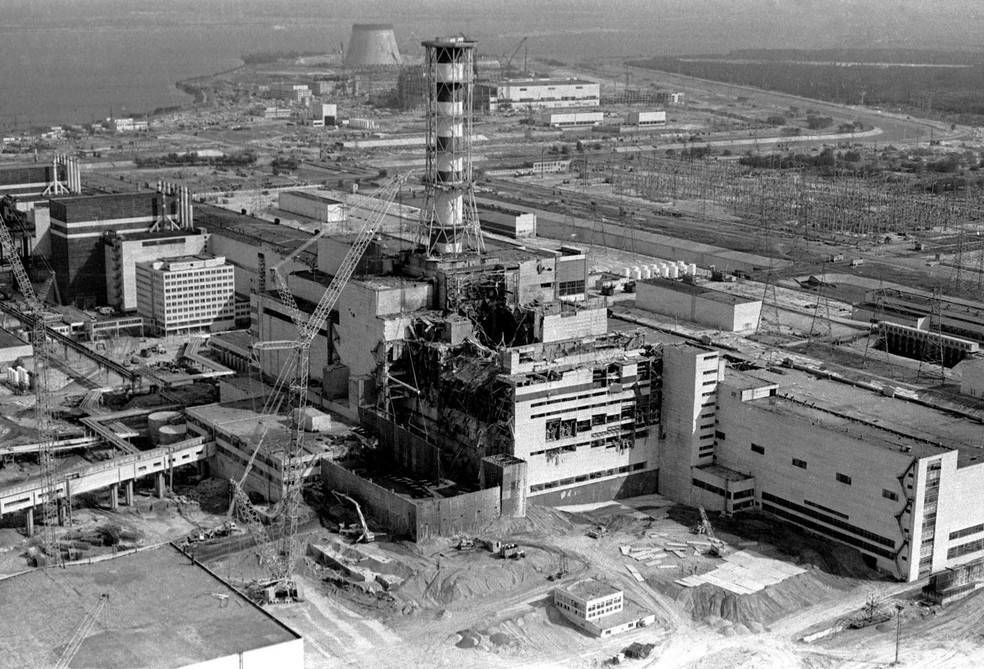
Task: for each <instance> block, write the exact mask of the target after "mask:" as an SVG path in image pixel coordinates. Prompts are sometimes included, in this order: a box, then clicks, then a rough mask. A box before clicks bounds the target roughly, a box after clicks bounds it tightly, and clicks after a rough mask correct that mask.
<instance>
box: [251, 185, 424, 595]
mask: <svg viewBox="0 0 984 669" xmlns="http://www.w3.org/2000/svg"><path fill="white" fill-rule="evenodd" d="M409 177H410V173H409V172H407V173H404V174H401V175H398V176H396V177H394V178H393V179H392V180H391V181H390V183H389V184H387V186H386V187H385V188H383V189H382V190H381V191H380V193H379V194H378V195H377V202H378V204H377V205H376V207H375V209H374V210H373V211H372V212H371V213H370V215H369V216H368V217H367V218H366V222H365V224H364V225H363V226H362V229H361V230H360V231H359V234H358V236H357V237H356V240H355V243H353V245H352V246H351V247H350V248H349V250H348V252H346V254H345V257H344V258H343V259H342V262H341V264H340V265H339V268H338V270H337V271H336V272H335V274H334V276H333V277H332V279H331V282H330V283H329V284H328V288H326V289H325V292H324V293H323V294H322V296H321V299H320V300H319V301H318V304H317V306H316V307H315V308H314V310H313V312H312V314H311V316H310V318H308V320H307V322H301V319H300V318H298V322H297V338H296V339H295V340H293V341H270V342H257V343H255V344H254V345H253V348H254V350H256V351H269V350H277V349H291V350H292V354H293V355H292V359H291V362H290V363H288V365H287V366H285V367H284V369H282V370H281V374H280V375H279V376H278V379H277V387H275V388H274V394H279V392H280V390H281V388H280V386H281V385H282V384H284V383H286V379H287V377H288V376H289V372H288V373H286V374H285V372H287V368H288V367H291V366H292V367H293V379H291V381H290V383H289V387H288V389H287V405H288V409H289V413H290V416H291V429H290V439H289V441H288V444H287V446H286V449H285V454H284V457H283V458H282V462H283V465H282V471H281V475H282V481H283V484H284V490H283V495H282V497H281V500H280V503H279V507H280V508H279V510H278V513H277V514H276V521H277V522H276V525H277V527H278V530H279V532H278V533H277V534H279V550H273V548H272V546H271V545H270V544H271V543H272V541H273V537H271V536H270V534H269V533H268V532H266V531H265V530H264V529H263V526H262V523H261V520H260V516H259V512H258V511H257V510H256V509H255V507H253V505H252V503H251V502H250V500H249V496H248V495H246V493H245V491H244V490H243V487H242V486H243V484H244V483H245V481H246V478H247V476H248V475H249V469H250V468H251V466H252V464H253V462H254V461H255V457H256V453H257V451H259V448H260V444H261V443H262V437H261V441H260V443H257V446H256V450H254V452H253V456H252V457H251V458H250V460H249V464H248V465H247V469H246V471H245V472H244V473H243V476H242V478H241V479H240V480H239V481H233V482H232V484H233V489H234V490H233V495H234V497H235V502H236V506H237V507H238V508H239V510H240V515H241V517H243V518H244V519H245V520H246V527H247V532H248V533H249V535H250V536H251V537H252V538H253V539H254V540H255V541H256V543H257V545H258V546H260V559H261V561H263V562H265V563H266V566H267V568H268V569H269V570H270V571H271V576H272V577H273V578H274V579H275V582H276V584H277V586H278V587H279V589H280V590H281V591H283V592H295V593H296V592H297V588H296V584H295V583H294V564H295V562H296V558H297V545H296V543H297V542H296V541H295V535H296V533H297V507H298V504H299V501H300V497H301V491H302V489H303V482H304V463H303V462H302V460H301V454H302V453H303V445H304V444H303V441H304V428H303V415H302V414H303V411H304V409H305V408H306V407H307V401H308V378H309V372H310V365H309V363H310V353H311V344H312V342H313V341H314V338H315V337H316V336H317V334H318V332H320V330H321V328H322V327H324V324H325V321H327V320H328V315H329V314H330V313H331V310H332V309H333V308H334V307H335V304H336V303H337V302H338V298H339V296H340V295H341V293H342V289H344V288H345V285H346V284H347V283H348V281H349V279H351V278H352V275H353V274H354V273H355V270H356V268H357V267H358V264H359V261H360V260H361V259H362V256H363V255H364V254H365V252H366V249H367V248H368V247H369V244H370V243H372V240H373V238H374V237H375V235H376V231H377V230H378V229H379V226H380V224H381V223H382V221H383V219H384V218H385V217H386V214H387V213H388V212H389V209H390V206H391V205H392V203H393V199H394V198H395V197H396V194H397V192H398V191H399V189H400V187H401V186H402V185H403V184H404V183H406V181H407V179H408V178H409ZM278 267H279V266H278ZM277 276H278V282H279V283H280V286H281V295H283V294H284V293H285V292H286V293H288V294H289V293H290V291H289V290H287V282H286V281H285V280H283V279H282V277H280V275H279V272H277ZM284 301H285V302H286V303H287V306H288V308H290V305H291V303H293V302H294V300H293V295H290V300H289V301H288V300H286V299H285V300H284ZM264 437H265V433H264Z"/></svg>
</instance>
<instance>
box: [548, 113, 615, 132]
mask: <svg viewBox="0 0 984 669" xmlns="http://www.w3.org/2000/svg"><path fill="white" fill-rule="evenodd" d="M604 120H605V114H604V112H600V111H582V110H579V109H578V110H565V111H552V112H547V113H545V114H543V115H542V116H540V122H541V123H542V124H543V125H547V126H550V127H552V128H571V127H578V126H581V127H583V126H593V125H601V124H602V122H603V121H604Z"/></svg>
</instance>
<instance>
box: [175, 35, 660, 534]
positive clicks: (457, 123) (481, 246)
mask: <svg viewBox="0 0 984 669" xmlns="http://www.w3.org/2000/svg"><path fill="white" fill-rule="evenodd" d="M424 46H425V48H426V53H427V55H426V62H427V67H428V72H429V75H428V81H429V86H430V91H429V96H428V99H429V104H428V117H427V128H428V148H427V171H426V175H425V178H424V183H425V188H426V197H425V205H424V208H423V209H422V210H421V216H420V224H419V226H418V230H417V233H416V235H415V238H407V236H403V237H401V236H398V235H396V234H385V233H380V234H377V235H376V237H375V238H374V240H373V242H372V244H371V245H370V247H369V249H368V250H367V251H366V253H365V254H364V256H363V257H362V259H361V261H360V263H359V266H358V268H357V269H356V272H355V274H354V276H353V277H352V279H351V280H350V281H349V282H348V284H347V285H346V286H345V288H344V290H343V291H342V293H341V295H340V297H339V300H338V302H337V304H336V307H335V310H334V312H333V313H332V315H331V317H330V318H329V319H328V322H326V323H325V325H324V327H323V329H322V331H321V332H320V333H318V335H317V336H316V337H315V339H314V341H313V343H312V347H311V353H310V355H311V379H312V381H313V382H314V383H315V384H316V385H317V384H320V388H319V389H318V392H320V393H321V394H322V395H323V396H325V397H327V398H330V399H332V400H334V406H336V407H338V406H341V407H343V408H347V411H348V414H349V417H350V418H351V419H354V420H359V421H360V422H361V423H362V424H364V425H366V426H368V427H369V428H370V430H371V431H372V432H373V433H374V434H375V435H376V437H377V438H378V449H377V452H375V453H372V455H371V457H366V455H365V454H361V455H360V454H353V455H351V456H349V457H341V458H334V459H331V460H329V459H325V460H323V461H322V465H321V466H322V474H323V476H324V478H325V483H326V485H327V486H328V487H329V488H332V489H334V490H338V491H341V492H345V493H347V494H351V495H353V496H354V497H357V498H359V499H360V500H361V501H362V502H363V503H367V504H368V505H369V507H370V508H371V510H372V513H373V515H374V516H375V517H377V518H379V519H381V520H384V521H386V522H387V524H388V525H389V526H390V527H389V529H390V530H391V531H393V532H394V533H398V534H401V535H404V536H410V537H413V538H423V537H426V536H429V535H432V534H439V533H440V534H445V533H448V532H453V531H459V530H464V529H467V528H470V527H478V526H480V525H482V524H484V523H486V522H487V521H488V520H491V519H493V518H495V517H497V516H499V515H507V516H522V515H524V514H525V508H526V502H527V498H535V499H536V500H537V501H538V502H539V503H552V502H554V501H559V500H561V499H573V498H576V499H578V500H585V501H593V500H601V499H612V498H613V497H621V496H628V495H636V494H642V493H647V492H655V491H656V488H657V483H658V481H657V471H658V463H657V460H658V457H657V456H658V450H657V441H658V436H659V435H658V430H657V425H658V422H659V415H660V384H659V378H660V374H661V353H660V350H659V348H658V347H655V346H651V345H646V344H644V343H643V341H642V340H641V338H639V337H638V336H636V335H634V334H631V333H624V332H608V318H607V308H606V304H605V302H604V300H603V299H598V298H589V297H588V296H587V291H586V279H587V271H588V267H587V258H586V255H585V253H584V251H583V250H582V249H579V248H576V247H570V246H561V247H560V248H538V247H536V246H533V245H527V244H521V243H518V242H509V243H507V242H502V241H494V240H493V239H491V238H489V239H486V238H483V236H482V234H481V231H480V229H479V220H478V214H477V211H476V208H475V201H474V195H473V192H472V182H473V179H472V173H471V172H472V166H471V155H470V137H471V88H472V77H473V70H474V68H473V59H474V51H475V45H474V42H470V41H467V40H465V39H463V38H448V39H438V40H433V41H428V42H425V43H424ZM329 225H331V224H329ZM410 237H414V236H413V235H411V236H410ZM354 238H355V235H353V234H344V233H339V232H332V233H331V234H326V235H323V236H321V237H320V238H318V239H317V246H316V252H315V253H308V254H307V256H306V258H307V260H308V263H309V265H310V266H309V267H307V268H305V267H302V266H294V271H292V272H291V273H290V274H289V275H288V276H287V277H286V282H287V284H288V286H289V289H290V291H291V293H292V294H293V296H294V300H295V301H296V303H297V305H298V308H299V309H300V310H301V311H302V312H308V313H310V311H311V310H312V309H313V307H314V305H315V304H316V303H317V301H318V299H319V297H320V296H321V295H322V294H323V293H324V291H325V287H326V286H327V285H328V284H329V283H330V281H331V278H332V276H333V275H334V273H336V272H337V271H338V268H339V266H340V264H341V263H342V260H343V258H344V257H345V255H346V253H347V252H348V250H349V248H350V246H351V244H352V243H353V241H354ZM271 283H272V282H271ZM252 300H253V304H252V306H251V310H252V319H253V323H252V326H253V328H254V330H255V332H256V335H257V338H258V339H259V340H277V339H283V338H285V337H288V336H290V333H291V332H292V329H293V327H294V326H293V320H292V317H291V312H290V309H289V308H288V307H287V306H285V305H284V303H283V301H282V300H281V298H280V296H279V295H278V293H277V291H274V290H260V291H257V292H256V293H255V294H254V295H253V296H252ZM254 353H255V354H256V356H257V358H258V362H259V364H260V366H261V369H262V371H263V373H264V374H265V375H266V376H267V377H269V378H275V377H276V376H277V374H278V372H279V370H280V369H281V368H282V367H283V365H284V364H285V363H286V359H285V358H284V356H285V355H287V353H285V352H284V351H276V350H264V351H256V352H254ZM193 413H194V414H195V415H194V416H193V420H192V421H191V422H192V426H193V429H194V430H195V431H196V432H198V433H203V434H206V433H210V435H211V436H212V437H213V438H216V439H217V443H218V452H217V461H218V464H219V466H220V467H222V468H226V469H228V472H226V473H227V474H229V475H232V476H235V475H236V473H237V471H238V470H241V468H242V464H241V463H242V462H244V461H246V460H248V459H249V458H250V456H251V454H252V450H253V449H252V446H251V443H250V442H249V440H248V439H247V438H242V439H237V438H232V437H229V436H228V433H229V427H228V426H226V427H225V428H223V426H222V425H221V424H220V423H221V420H231V419H229V415H230V414H229V413H228V411H224V412H223V411H220V410H219V409H218V408H216V409H215V410H212V409H209V408H208V407H200V408H198V409H195V410H194V412H193ZM220 416H224V417H225V418H220ZM242 432H243V433H244V434H245V432H248V430H246V429H245V428H243V430H242ZM224 433H225V434H226V437H225V438H220V437H222V435H223V434H224ZM575 453H576V457H564V456H565V455H572V454H575ZM266 455H267V454H261V455H260V458H259V460H258V461H257V463H258V465H263V466H262V467H261V469H262V470H263V471H265V476H263V477H259V476H258V477H256V478H255V480H254V479H250V480H248V481H247V486H250V485H251V486H252V487H253V489H254V490H255V491H256V492H259V493H261V494H263V495H265V496H270V497H273V498H276V497H277V496H278V495H277V494H276V492H275V490H274V491H273V492H272V493H271V481H274V479H276V478H277V477H278V476H279V473H278V470H279V468H278V467H277V466H276V463H275V462H273V461H271V462H269V463H264V461H263V458H264V457H265V456H266ZM223 463H224V464H223ZM266 465H269V466H266ZM272 487H273V488H276V487H277V483H276V481H274V482H273V486H272ZM405 507H406V508H405Z"/></svg>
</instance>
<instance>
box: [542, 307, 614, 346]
mask: <svg viewBox="0 0 984 669" xmlns="http://www.w3.org/2000/svg"><path fill="white" fill-rule="evenodd" d="M606 332H608V307H599V308H596V309H581V310H580V311H577V312H567V313H563V312H562V313H559V314H550V315H546V316H544V317H543V332H542V340H543V342H544V343H548V342H553V341H561V340H564V339H576V338H580V337H596V336H598V335H603V334H605V333H606Z"/></svg>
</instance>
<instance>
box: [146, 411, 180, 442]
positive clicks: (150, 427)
mask: <svg viewBox="0 0 984 669" xmlns="http://www.w3.org/2000/svg"><path fill="white" fill-rule="evenodd" d="M182 420H184V418H183V416H182V415H181V413H180V412H178V411H155V412H154V413H152V414H150V415H149V416H147V436H148V437H150V443H152V444H159V443H160V441H161V428H163V427H166V426H168V425H171V424H173V423H180V422H181V421H182Z"/></svg>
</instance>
